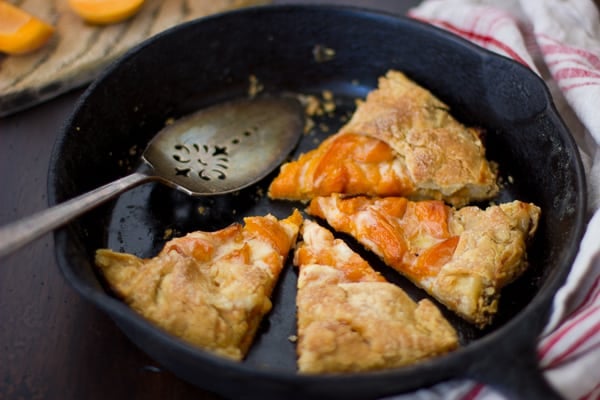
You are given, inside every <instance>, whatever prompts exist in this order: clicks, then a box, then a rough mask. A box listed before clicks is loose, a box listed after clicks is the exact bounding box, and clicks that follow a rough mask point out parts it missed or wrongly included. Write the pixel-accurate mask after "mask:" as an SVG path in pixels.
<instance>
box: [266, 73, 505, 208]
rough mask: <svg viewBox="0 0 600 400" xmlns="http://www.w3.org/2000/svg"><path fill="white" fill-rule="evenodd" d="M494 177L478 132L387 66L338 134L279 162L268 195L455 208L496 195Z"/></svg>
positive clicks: (283, 197)
mask: <svg viewBox="0 0 600 400" xmlns="http://www.w3.org/2000/svg"><path fill="white" fill-rule="evenodd" d="M496 178H497V174H496V171H495V168H494V167H493V165H492V164H491V163H489V162H488V161H487V159H486V157H485V148H484V146H483V143H482V141H481V138H480V131H479V130H477V129H474V128H470V127H466V126H464V125H463V124H461V123H459V122H458V121H457V120H456V119H454V118H453V117H452V116H451V115H450V113H449V110H448V107H447V106H446V105H445V104H444V103H442V102H441V101H440V100H438V99H437V98H436V97H435V96H433V95H432V94H431V93H430V92H429V91H427V90H426V89H424V88H422V87H421V86H419V85H418V84H416V83H415V82H413V81H411V80H409V79H408V78H407V77H406V76H405V75H404V74H402V73H401V72H398V71H389V72H388V73H387V74H386V76H384V77H381V78H380V79H379V86H378V88H377V89H375V90H373V91H372V92H370V93H369V94H368V96H367V98H366V100H365V101H364V102H361V103H360V104H359V105H358V107H357V109H356V112H355V113H354V115H353V116H352V118H351V120H350V121H349V122H348V123H347V124H346V125H345V126H344V127H342V129H341V130H340V131H339V132H338V133H336V134H334V135H332V136H331V137H329V138H327V139H326V140H325V141H323V142H322V143H321V144H320V145H319V146H318V147H317V148H316V149H314V150H311V151H309V152H307V153H304V154H302V155H301V156H300V157H299V158H298V159H297V160H294V161H291V162H289V163H286V164H284V165H283V166H282V168H281V170H280V173H279V175H278V176H277V177H276V178H275V179H274V180H273V182H272V184H271V186H270V188H269V196H270V197H271V198H274V199H287V200H301V201H308V200H310V199H311V198H313V197H317V196H328V195H330V194H342V195H346V196H351V195H368V196H403V197H408V198H410V199H413V200H418V199H438V200H443V201H445V202H447V203H450V204H452V205H454V206H462V205H465V204H467V203H469V202H473V201H480V200H485V199H490V198H492V197H493V196H495V195H496V194H497V193H498V185H497V184H496Z"/></svg>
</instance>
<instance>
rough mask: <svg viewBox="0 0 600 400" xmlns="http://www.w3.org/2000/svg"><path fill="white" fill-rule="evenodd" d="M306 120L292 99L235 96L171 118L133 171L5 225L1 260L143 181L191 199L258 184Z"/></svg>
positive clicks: (1, 231) (0, 240)
mask: <svg viewBox="0 0 600 400" xmlns="http://www.w3.org/2000/svg"><path fill="white" fill-rule="evenodd" d="M303 125H304V120H303V112H302V107H301V105H300V103H299V102H298V101H297V100H296V99H294V98H292V97H265V98H254V99H239V100H233V101H229V102H224V103H221V104H217V105H214V106H211V107H208V108H204V109H201V110H199V111H197V112H195V113H193V114H191V115H188V116H186V117H183V118H181V119H178V120H177V121H175V122H173V123H168V124H167V125H166V126H165V127H164V128H163V129H162V130H161V131H160V132H159V133H158V134H157V135H156V136H155V137H154V138H153V139H152V140H151V141H150V143H149V144H148V146H147V147H146V149H145V151H144V153H143V155H142V163H140V165H139V167H138V168H137V170H136V171H135V172H133V173H132V174H130V175H127V176H125V177H123V178H120V179H118V180H115V181H113V182H111V183H108V184H106V185H104V186H101V187H99V188H97V189H95V190H92V191H90V192H87V193H85V194H83V195H80V196H78V197H75V198H73V199H71V200H69V201H66V202H64V203H62V204H60V205H57V206H55V207H52V208H49V209H47V210H44V211H41V212H39V213H37V214H34V215H32V216H30V217H27V218H25V219H23V220H20V221H17V222H14V223H12V224H9V225H6V226H4V227H2V228H0V257H1V256H3V255H6V254H8V253H10V252H12V251H14V250H16V249H18V248H20V247H21V246H23V245H25V244H26V243H28V242H30V241H31V240H33V239H35V238H37V237H39V236H41V235H43V234H44V233H47V232H49V231H51V230H53V229H55V228H58V227H59V226H61V225H63V224H64V223H66V222H68V221H69V220H71V219H73V218H75V217H77V216H79V215H81V214H82V213H84V212H86V211H88V210H90V209H92V208H93V207H96V206H97V205H99V204H101V203H103V202H104V201H107V200H109V199H111V198H113V197H115V196H117V195H119V194H121V193H123V192H124V191H126V190H129V189H131V188H133V187H135V186H138V185H140V184H142V183H146V182H150V181H159V182H162V183H164V184H166V185H169V186H171V187H174V188H176V189H179V190H181V191H183V192H185V193H187V194H189V195H191V196H206V195H218V194H224V193H230V192H233V191H236V190H239V189H242V188H245V187H247V186H249V185H252V184H253V183H256V182H257V181H259V180H260V179H261V178H263V177H265V176H266V175H267V174H268V173H269V172H271V171H273V170H274V169H275V168H276V167H277V166H278V165H279V164H280V163H281V162H282V161H283V160H284V159H285V157H287V155H288V154H289V153H290V152H291V151H292V149H293V148H294V147H295V146H296V144H297V142H298V139H299V138H300V135H301V134H302V131H303Z"/></svg>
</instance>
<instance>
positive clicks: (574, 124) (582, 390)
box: [393, 0, 600, 400]
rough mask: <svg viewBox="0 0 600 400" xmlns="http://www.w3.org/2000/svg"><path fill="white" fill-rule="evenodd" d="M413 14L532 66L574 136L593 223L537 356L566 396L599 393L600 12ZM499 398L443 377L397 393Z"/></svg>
mask: <svg viewBox="0 0 600 400" xmlns="http://www.w3.org/2000/svg"><path fill="white" fill-rule="evenodd" d="M408 15H409V16H410V17H412V18H415V19H418V20H421V21H425V22H427V23H431V24H433V25H435V26H438V27H440V28H442V29H445V30H448V31H450V32H452V33H454V34H457V35H459V36H462V37H464V38H466V39H468V40H470V41H472V42H474V43H476V44H478V45H480V46H482V47H484V48H486V49H488V50H491V51H494V52H497V53H499V54H502V55H504V56H506V57H510V58H512V59H514V60H516V61H518V62H520V63H521V64H523V65H525V66H527V67H529V68H531V69H532V70H533V71H534V72H536V73H537V74H538V75H540V76H541V77H542V78H543V79H544V80H545V81H546V83H547V85H548V87H549V89H550V91H551V93H552V96H553V100H554V102H555V104H556V107H557V109H558V110H559V112H560V113H561V116H562V117H563V119H564V121H565V123H566V124H567V126H568V127H569V129H570V131H571V132H572V134H573V136H574V137H575V140H576V141H577V143H578V145H579V148H580V152H581V155H582V160H583V162H584V165H585V169H586V176H587V180H588V187H589V210H588V211H589V215H590V218H591V219H590V222H589V224H588V227H587V230H586V233H585V235H584V238H583V240H582V243H581V247H580V250H579V253H578V255H577V258H576V260H575V262H574V264H573V267H572V270H571V272H570V274H569V277H568V278H567V282H566V283H565V285H564V286H563V287H562V288H561V289H560V290H559V292H558V293H557V295H556V296H555V300H554V304H553V309H552V313H551V316H550V320H549V322H548V324H547V326H546V328H545V331H544V333H543V335H542V337H540V338H539V344H538V358H539V362H540V366H541V367H542V369H543V371H544V374H545V376H546V378H547V379H548V381H549V382H550V384H551V385H552V386H553V387H554V388H555V389H556V390H557V391H558V392H559V393H560V394H562V396H564V397H565V398H566V399H581V400H583V399H600V211H599V206H600V190H599V188H600V16H599V12H598V8H597V7H596V5H595V4H594V3H593V2H592V1H591V0H569V1H567V0H520V1H519V0H508V1H503V2H500V1H497V0H496V1H493V0H487V1H486V0H425V1H424V2H423V3H421V4H420V5H419V6H417V7H416V8H414V9H412V10H410V11H409V13H408ZM408 398H410V399H464V400H466V399H469V400H474V399H480V400H483V399H485V400H488V399H502V398H503V397H502V395H501V394H500V393H498V392H496V391H494V390H493V389H491V388H489V387H487V386H484V385H481V384H478V383H476V382H471V381H464V382H458V381H454V382H446V383H441V384H438V385H436V386H434V387H433V388H430V389H423V390H420V391H418V392H416V393H411V394H409V395H400V396H394V397H393V399H394V400H400V399H403V400H404V399H408Z"/></svg>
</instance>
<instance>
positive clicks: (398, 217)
mask: <svg viewBox="0 0 600 400" xmlns="http://www.w3.org/2000/svg"><path fill="white" fill-rule="evenodd" d="M307 211H308V212H309V214H312V215H315V216H319V217H321V218H324V219H326V220H327V222H328V223H329V224H330V225H331V226H332V227H333V228H334V229H336V230H339V231H342V232H346V233H349V234H350V235H352V236H354V237H355V238H356V239H357V240H358V241H359V242H361V243H362V244H363V245H364V246H365V247H367V248H368V249H370V250H371V251H373V252H374V253H376V254H377V255H378V256H379V257H380V258H381V259H382V260H383V261H384V262H385V263H386V264H387V265H389V266H390V267H392V268H394V269H395V270H397V271H398V272H400V273H401V274H403V275H405V276H406V277H408V278H409V279H411V280H412V281H413V282H414V283H415V284H417V285H418V286H420V287H422V288H423V289H425V290H426V291H427V292H428V293H429V294H431V295H432V296H433V297H435V298H436V299H437V300H439V301H440V302H441V303H443V304H444V305H446V306H447V307H448V308H449V309H451V310H453V311H454V312H456V313H457V314H458V315H460V316H461V317H463V318H464V319H466V320H467V321H469V322H471V323H473V324H475V325H477V326H479V327H483V326H485V325H487V324H489V323H490V322H491V321H492V318H493V316H494V314H495V313H496V311H497V304H498V299H499V296H500V290H501V289H502V287H504V286H505V285H506V284H508V283H509V282H511V281H512V280H514V279H516V278H517V277H518V276H520V275H521V274H522V273H523V271H524V270H525V269H526V268H527V253H526V245H527V242H528V241H529V239H531V237H532V236H533V235H534V233H535V231H536V229H537V224H538V220H539V216H540V209H539V207H537V206H535V205H533V204H529V203H524V202H520V201H514V202H512V203H507V204H501V205H497V206H490V207H488V208H487V209H486V210H481V209H479V208H477V207H464V208H462V209H460V210H456V209H454V208H450V207H448V206H446V205H444V204H442V203H441V202H436V201H422V202H410V201H407V200H406V199H404V198H393V197H388V198H383V199H373V198H365V197H356V198H351V199H342V198H340V197H339V196H330V197H319V198H315V199H313V201H312V202H311V203H310V205H309V207H308V210H307Z"/></svg>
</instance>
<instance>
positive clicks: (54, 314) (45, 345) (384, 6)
mask: <svg viewBox="0 0 600 400" xmlns="http://www.w3.org/2000/svg"><path fill="white" fill-rule="evenodd" d="M328 2H329V3H338V4H351V5H360V6H363V7H368V8H375V9H381V10H386V11H391V12H395V13H399V14H404V13H405V12H406V10H407V9H408V8H409V7H410V6H413V5H415V4H417V3H418V1H394V0H389V1H381V0H378V1H375V0H373V1H362V2H361V1H328ZM276 3H292V1H276ZM295 3H309V1H302V2H298V1H296V2H295ZM313 3H325V2H316V1H313ZM82 91H83V89H78V90H74V91H72V92H70V93H68V94H65V95H62V96H60V97H58V98H55V99H53V100H51V101H48V102H46V103H44V104H41V105H38V106H35V107H33V108H31V109H28V110H26V111H22V112H20V113H17V114H14V115H11V116H8V117H5V118H3V119H0V185H1V189H0V225H4V224H7V223H9V222H12V221H16V220H18V219H20V218H23V217H25V216H28V215H30V214H32V213H34V212H36V211H39V210H42V209H44V208H46V207H47V195H46V175H47V171H48V162H49V159H50V153H51V150H52V146H53V144H54V141H55V138H56V135H57V134H58V133H59V131H60V129H61V127H62V125H63V123H64V121H65V119H66V118H67V116H68V115H69V114H70V112H71V111H72V109H73V106H74V103H75V101H76V99H77V98H78V96H79V95H81V94H82ZM53 246H54V245H53V240H52V235H50V234H48V235H45V236H44V237H42V238H40V239H38V240H36V241H35V242H33V243H31V244H29V245H27V246H26V247H24V248H22V249H21V250H19V251H17V252H15V253H13V254H11V255H9V256H6V257H4V258H2V259H0V346H1V348H0V399H65V400H68V399H110V400H119V399H132V398H133V399H180V398H183V399H187V398H194V399H217V398H218V397H217V396H216V395H214V394H211V393H207V392H206V391H203V390H202V389H200V388H196V387H194V386H192V385H190V384H188V383H186V382H184V381H181V380H179V379H178V378H177V377H175V376H173V375H172V374H171V373H169V372H167V371H164V370H162V369H161V368H160V367H159V366H158V365H157V364H156V362H154V361H153V360H152V359H150V358H149V357H148V356H146V355H145V354H144V353H142V352H141V351H140V350H138V349H137V348H136V347H135V346H134V345H133V344H132V343H131V342H130V341H129V340H128V339H127V338H126V337H125V336H124V335H123V334H122V333H121V332H120V330H119V329H118V328H117V327H116V325H115V324H114V323H113V321H112V320H111V319H109V318H108V317H107V316H106V315H105V314H103V313H102V312H100V311H99V310H97V309H96V308H95V307H93V306H92V305H91V304H89V303H87V302H86V301H84V300H83V299H82V298H81V297H79V295H78V294H77V293H76V292H75V291H74V290H73V289H71V288H70V287H69V286H68V285H67V283H66V281H65V280H64V279H63V277H62V275H61V274H60V271H59V269H58V267H57V265H56V261H55V258H54V249H53Z"/></svg>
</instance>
